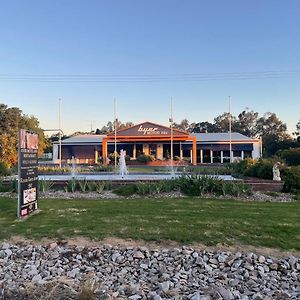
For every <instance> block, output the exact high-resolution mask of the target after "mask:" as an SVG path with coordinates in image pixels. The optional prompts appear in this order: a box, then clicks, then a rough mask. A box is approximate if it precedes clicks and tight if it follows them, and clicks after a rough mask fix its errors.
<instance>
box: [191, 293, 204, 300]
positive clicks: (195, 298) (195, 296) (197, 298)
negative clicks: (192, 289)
mask: <svg viewBox="0 0 300 300" xmlns="http://www.w3.org/2000/svg"><path fill="white" fill-rule="evenodd" d="M190 300H202V298H201V296H200V293H195V294H193V295H192V296H191V297H190Z"/></svg>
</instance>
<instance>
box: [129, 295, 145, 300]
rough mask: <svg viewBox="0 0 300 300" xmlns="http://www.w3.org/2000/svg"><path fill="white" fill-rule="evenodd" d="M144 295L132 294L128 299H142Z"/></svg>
mask: <svg viewBox="0 0 300 300" xmlns="http://www.w3.org/2000/svg"><path fill="white" fill-rule="evenodd" d="M141 298H142V297H141V296H140V295H132V296H130V297H128V299H130V300H138V299H141Z"/></svg>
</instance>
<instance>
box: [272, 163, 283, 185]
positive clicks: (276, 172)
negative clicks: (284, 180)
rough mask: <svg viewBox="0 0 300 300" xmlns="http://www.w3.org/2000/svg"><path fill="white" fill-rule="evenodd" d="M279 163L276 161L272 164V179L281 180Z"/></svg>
mask: <svg viewBox="0 0 300 300" xmlns="http://www.w3.org/2000/svg"><path fill="white" fill-rule="evenodd" d="M279 165H280V163H278V162H277V163H276V164H275V165H274V166H273V180H274V181H281V177H280V170H279Z"/></svg>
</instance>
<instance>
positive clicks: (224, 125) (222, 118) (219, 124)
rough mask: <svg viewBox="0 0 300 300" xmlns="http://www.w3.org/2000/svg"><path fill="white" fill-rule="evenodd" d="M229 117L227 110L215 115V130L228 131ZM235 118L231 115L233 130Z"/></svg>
mask: <svg viewBox="0 0 300 300" xmlns="http://www.w3.org/2000/svg"><path fill="white" fill-rule="evenodd" d="M229 117H230V114H229V113H228V112H224V113H223V114H222V115H219V116H217V117H216V118H215V119H214V125H215V128H216V132H228V131H229ZM236 122H237V119H236V117H235V116H233V115H231V126H232V127H231V128H232V131H235V130H234V128H235V125H236Z"/></svg>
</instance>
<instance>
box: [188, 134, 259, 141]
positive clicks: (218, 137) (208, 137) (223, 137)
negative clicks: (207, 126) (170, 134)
mask: <svg viewBox="0 0 300 300" xmlns="http://www.w3.org/2000/svg"><path fill="white" fill-rule="evenodd" d="M191 135H193V136H196V138H197V141H199V142H228V141H229V140H230V134H229V132H209V133H192V134H191ZM231 140H232V141H236V142H245V141H246V142H251V141H253V140H256V139H252V138H249V137H248V136H245V135H243V134H241V133H238V132H232V133H231Z"/></svg>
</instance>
